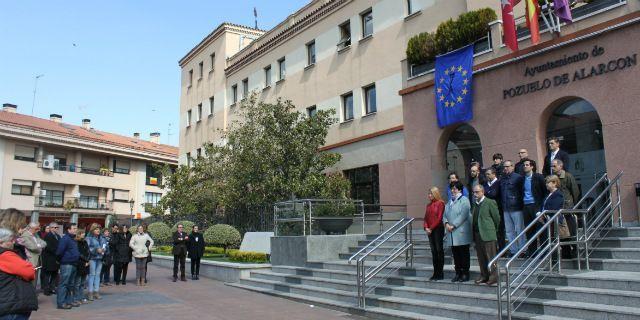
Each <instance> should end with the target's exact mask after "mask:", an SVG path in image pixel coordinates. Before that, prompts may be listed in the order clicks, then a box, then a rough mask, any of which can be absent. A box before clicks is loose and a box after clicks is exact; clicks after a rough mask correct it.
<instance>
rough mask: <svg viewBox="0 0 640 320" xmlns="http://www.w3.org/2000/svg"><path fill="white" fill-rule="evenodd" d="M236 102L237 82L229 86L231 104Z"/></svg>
mask: <svg viewBox="0 0 640 320" xmlns="http://www.w3.org/2000/svg"><path fill="white" fill-rule="evenodd" d="M236 103H238V84H234V85H232V86H231V105H234V104H236Z"/></svg>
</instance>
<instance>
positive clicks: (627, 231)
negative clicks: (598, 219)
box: [603, 227, 640, 237]
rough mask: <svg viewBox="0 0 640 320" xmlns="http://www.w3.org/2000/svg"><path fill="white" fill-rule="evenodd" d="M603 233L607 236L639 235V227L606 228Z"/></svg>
mask: <svg viewBox="0 0 640 320" xmlns="http://www.w3.org/2000/svg"><path fill="white" fill-rule="evenodd" d="M603 234H604V235H606V236H608V237H640V227H629V228H606V229H604V230H603Z"/></svg>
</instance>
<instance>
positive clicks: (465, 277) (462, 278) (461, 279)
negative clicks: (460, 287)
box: [458, 273, 469, 282]
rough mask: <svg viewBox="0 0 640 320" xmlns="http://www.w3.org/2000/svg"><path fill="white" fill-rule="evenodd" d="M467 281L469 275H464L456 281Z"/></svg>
mask: <svg viewBox="0 0 640 320" xmlns="http://www.w3.org/2000/svg"><path fill="white" fill-rule="evenodd" d="M467 281H469V274H468V273H465V274H463V275H462V276H460V279H458V282H467Z"/></svg>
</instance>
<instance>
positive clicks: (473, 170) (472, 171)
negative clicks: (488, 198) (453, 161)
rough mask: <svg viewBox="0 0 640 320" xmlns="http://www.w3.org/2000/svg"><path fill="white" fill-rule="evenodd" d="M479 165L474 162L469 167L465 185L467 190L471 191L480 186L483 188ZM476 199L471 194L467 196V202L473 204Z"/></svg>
mask: <svg viewBox="0 0 640 320" xmlns="http://www.w3.org/2000/svg"><path fill="white" fill-rule="evenodd" d="M481 170H482V169H481V168H480V163H478V162H474V163H472V164H471V166H470V167H469V183H468V184H467V190H473V187H475V186H477V185H480V186H482V187H483V188H484V183H485V181H484V180H485V179H484V178H485V177H484V175H483V174H482V172H481ZM476 200H477V199H476V198H475V197H474V195H473V192H471V193H470V194H469V201H471V202H474V201H476Z"/></svg>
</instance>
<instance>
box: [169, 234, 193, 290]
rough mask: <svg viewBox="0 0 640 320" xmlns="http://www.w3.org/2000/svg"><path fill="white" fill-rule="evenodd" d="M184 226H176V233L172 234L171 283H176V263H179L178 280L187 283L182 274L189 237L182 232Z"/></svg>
mask: <svg viewBox="0 0 640 320" xmlns="http://www.w3.org/2000/svg"><path fill="white" fill-rule="evenodd" d="M183 229H184V226H183V225H182V224H179V225H178V231H176V232H174V233H173V249H172V250H171V253H172V254H173V282H176V281H178V263H180V280H181V281H187V277H186V276H185V274H184V272H185V271H184V265H185V262H186V260H187V244H188V243H189V236H188V235H187V233H186V232H184V230H183Z"/></svg>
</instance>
